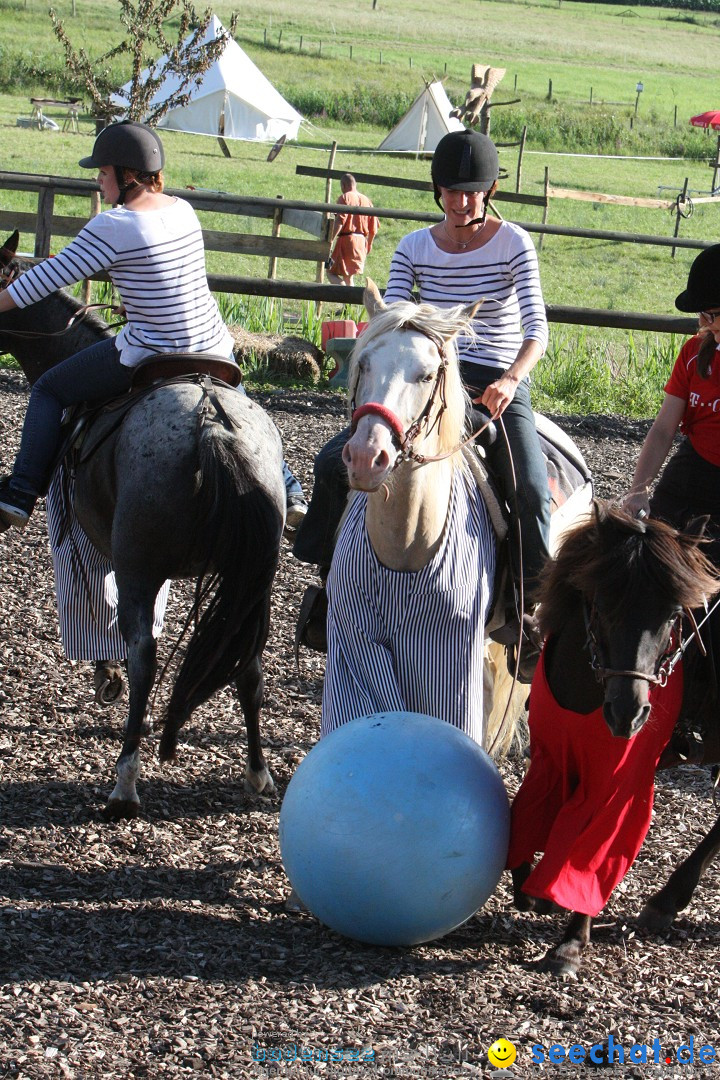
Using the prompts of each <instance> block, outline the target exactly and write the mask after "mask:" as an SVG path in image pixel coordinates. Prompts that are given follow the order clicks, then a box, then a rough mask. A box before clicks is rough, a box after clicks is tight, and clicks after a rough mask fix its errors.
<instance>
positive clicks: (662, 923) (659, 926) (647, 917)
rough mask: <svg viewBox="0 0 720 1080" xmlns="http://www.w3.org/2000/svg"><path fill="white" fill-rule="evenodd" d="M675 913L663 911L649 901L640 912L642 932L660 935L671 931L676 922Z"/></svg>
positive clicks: (639, 922)
mask: <svg viewBox="0 0 720 1080" xmlns="http://www.w3.org/2000/svg"><path fill="white" fill-rule="evenodd" d="M676 914H677V912H674V911H661V910H660V908H657V907H655V906H654V905H653V903H652V901H651V900H649V901H648V902H647V904H646V905H645V907H644V908H643V909H642V911H641V912H640V916H639V918H638V926H639V927H640V929H641V930H649V931H650V933H652V934H660V933H662V932H663V930H669V929H670V927H671V926H672V924H673V922H674V921H675V915H676Z"/></svg>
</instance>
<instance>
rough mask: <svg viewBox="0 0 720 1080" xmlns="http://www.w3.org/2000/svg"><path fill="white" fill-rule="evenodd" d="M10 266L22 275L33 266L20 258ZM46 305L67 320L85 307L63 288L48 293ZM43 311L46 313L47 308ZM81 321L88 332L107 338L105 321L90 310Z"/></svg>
mask: <svg viewBox="0 0 720 1080" xmlns="http://www.w3.org/2000/svg"><path fill="white" fill-rule="evenodd" d="M12 264H13V265H14V266H17V268H18V270H19V272H20V273H21V274H24V273H25V271H26V270H30V269H31V268H32V266H33V265H34V264H33V263H31V262H30V261H29V260H28V259H22V258H20V259H18V258H14V259H13V260H12ZM48 303H50V304H53V305H55V306H56V310H57V311H58V312H67V320H69V319H70V318H71V317H72V316H73V315H74V314H75V313H76V312H78V311H79V310H80V309H81V308H82V307H84V306H85V305H84V304H83V303H82V301H81V300H79V299H78V297H77V296H73V294H72V293H70V292H68V291H67V289H65V288H63V289H58V290H57V292H54V293H50V295H49V296H47V297H46V298H45V304H46V305H47V304H48ZM45 310H46V311H47V308H46V309H45ZM46 321H47V320H46ZM82 321H83V326H85V327H86V328H87V329H89V330H94V331H97V333H99V334H102V335H104V336H108V335H109V333H110V331H109V329H108V325H107V323H106V321H105V320H104V319H103V318H102V317H101V316H100V315H98V314H97V312H95V311H92V310H91V311H87V312H85V314H84V315H83V320H82Z"/></svg>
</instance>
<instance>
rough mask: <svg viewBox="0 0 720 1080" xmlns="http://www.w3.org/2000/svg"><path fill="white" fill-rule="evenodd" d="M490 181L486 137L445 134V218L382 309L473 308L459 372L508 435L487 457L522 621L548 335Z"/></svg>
mask: <svg viewBox="0 0 720 1080" xmlns="http://www.w3.org/2000/svg"><path fill="white" fill-rule="evenodd" d="M498 174H499V163H498V155H497V150H496V149H495V146H494V144H493V142H492V140H491V139H489V138H488V136H487V135H481V134H480V133H479V132H476V131H454V132H451V133H450V134H449V135H445V136H444V137H443V138H442V139H441V140H440V142H439V143H438V145H437V149H436V150H435V154H434V156H433V162H432V180H433V184H434V187H435V200H436V202H437V204H438V206H439V207H440V208H441V210H442V211H443V213H444V215H445V218H444V220H443V221H441V222H439V223H438V224H437V225H433V226H431V227H430V228H428V229H420V230H419V231H418V232H414V233H410V234H409V235H408V236H405V237H403V239H402V240H401V241H400V243H399V244H398V247H397V250H396V252H395V254H394V255H393V258H392V262H391V264H390V276H389V279H388V286H387V289H386V290H385V302H386V303H388V304H391V303H393V301H395V300H409V299H410V298H411V295H412V291H413V288H417V290H418V292H419V296H420V300H421V301H423V302H424V303H429V304H434V305H435V306H436V307H440V308H447V307H452V306H454V305H455V304H472V303H474V302H476V301H477V300H481V301H482V304H481V306H480V308H479V310H478V311H477V313H476V315H475V318H474V320H473V330H474V336H473V337H472V338H469V337H468V338H465V339H461V340H459V341H458V354H459V358H460V370H461V374H462V379H463V383H464V384H465V387H466V389H467V390H468V392H469V393H470V395H471V397H472V398H474V399H475V400H476V401H478V402H479V403H481V404H482V405H483V406H484V408H485V409H486V410H487V411H488V412H489V413H490V414H491V415H492V416H493V418H494V419H497V418H499V417H502V420H503V424H504V426H505V430H506V432H507V439H508V442H509V449H508V446H507V445H506V442H505V439H504V437H503V435H502V433H500V434H499V437H498V439H497V441H496V443H495V445H494V446H493V447H492V448H491V449H490V451H489V457H490V464H491V467H492V469H493V472H494V474H495V476H496V477H497V478H498V480H499V482H500V485H501V487H502V493H503V495H504V497H505V499H506V501H507V503H508V505H509V507H510V512H511V515H512V516H513V517H515V515H516V514H517V518H518V520H519V527H520V535H521V539H522V565H523V574H522V577H523V584H524V592H525V610H526V611H527V610H529V609H532V607H533V605H534V594H535V591H536V587H537V586H536V583H537V578H538V575H539V573H540V571H541V570H542V567H543V565H544V563H545V560H546V559H547V557H548V555H549V550H548V538H549V534H550V497H549V493H548V483H547V468H546V465H545V460H544V458H543V454H542V451H541V449H540V442H539V440H538V435H537V431H536V429H535V420H534V417H533V411H532V407H531V405H530V391H529V386H528V376H529V374H530V372H531V371H532V369H533V368H534V367H535V365H536V364H537V362H538V360H539V359H540V357H541V356H542V355H543V353H544V352H545V347H546V345H547V339H548V330H547V319H546V316H545V304H544V302H543V296H542V291H541V288H540V275H539V272H538V262H537V255H536V253H535V248H534V246H533V243H532V240H531V239H530V237H529V236H528V234H527V233H526V232H525V230H524V229H521V228H519V227H518V226H517V225H514V224H512V222H509V221H500V220H498V219H497V218H493V217H488V213H487V209H488V202H489V201H490V199H491V198H492V196H493V193H494V192H495V190H496V188H497V179H498ZM481 420H482V418H478V421H479V422H478V423H476V424H475V426H476V427H477V426H480V422H481ZM511 454H512V461H511V456H510V455H511ZM513 466H514V467H513ZM513 557H514V558H515V554H514V556H513ZM516 568H517V563H516Z"/></svg>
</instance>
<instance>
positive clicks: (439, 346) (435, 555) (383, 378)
mask: <svg viewBox="0 0 720 1080" xmlns="http://www.w3.org/2000/svg"><path fill="white" fill-rule="evenodd" d="M364 300H365V306H366V308H367V311H368V314H369V316H370V323H369V325H368V327H367V329H366V330H365V331H364V332H363V335H362V337H361V338H360V339H359V340H358V344H357V346H356V348H355V351H354V354H353V357H352V363H351V369H350V378H349V399H350V407H351V415H352V425H353V434H352V436H351V438H350V440H349V441H348V443H347V444H346V446H345V450H344V452H343V458H344V461H345V464H346V466H347V469H348V477H349V482H350V487H351V489H354V491H353V492H352V493H351V497H350V501H349V506H348V510H347V512H346V515H345V518H344V519H343V523H342V525H341V528H340V531H339V534H338V539H337V544H336V549H335V555H334V558H333V562H332V566H331V570H330V575H329V577H328V583H327V584H328V601H329V611H328V622H327V625H328V661H327V668H326V674H325V688H324V693H323V717H322V733H323V734H327V732H329V731H331V730H333V729H334V728H336V727H338V726H340V725H341V724H344V723H346V722H347V721H349V720H351V719H353V717H356V716H362V715H367V714H369V713H374V712H381V711H386V710H395V709H407V710H412V711H416V712H424V713H428V714H429V715H431V716H439V717H440V718H442V719H444V720H447V721H448V722H450V723H452V724H454V725H455V726H457V727H459V728H461V730H463V731H465V732H466V733H467V734H468V735H470V736H471V737H472V738H474V739H475V740H476V741H477V742H478V743H480V744H481V745H485V746H487V747H489V748H491V749H492V750H494V752H496V753H498V754H501V753H503V752H504V751H505V750H506V749H507V748H508V747H509V745H510V743H511V742H512V738H513V732H514V728H515V724H516V721H517V720H518V718H519V717H520V715H521V713H522V712H523V710H524V705H525V702H526V699H527V694H528V689H527V687H526V686H523V685H521V684H517V685H516V684H514V680H513V678H512V676H511V675H510V673H509V672H508V668H507V665H506V663H505V654H504V649H503V647H502V646H500V645H498V644H496V643H495V642H487V641H486V634H487V632H488V630H489V629H490V628H492V629H497V628H498V624H499V623H501V622H502V618H503V612H504V607H503V605H502V604H499V605H497V606H496V608H495V611H494V613H493V624H492V627H490V626H489V625H488V616H489V610H488V609H489V604H490V603H491V600H492V595H491V594H492V588H493V578H494V574H495V567H496V554H497V545H498V543H501V542H502V541H503V539H504V530H505V522H504V520H503V518H502V513H501V511H500V509H499V506H498V504H497V501H496V500H495V498H494V496H493V493H492V490H491V489H489V487H488V486H487V485H485V487H484V489H483V490H484V495H485V497H483V495H482V494H481V492H480V489H479V487H478V483H477V472H478V468H479V465H478V463H477V459H476V458H475V457H474V455H472V454H471V453H469V452H468V451H467V450H465V451H463V449H462V444H463V439H464V436H465V435H466V434H467V433H466V430H465V418H466V415H467V405H468V398H467V395H466V393H465V391H464V389H463V386H462V382H461V379H460V372H459V366H458V360H457V351H456V348H455V338H456V337H457V335H458V334H460V333H463V334H465V333H472V329H471V320H472V316H473V314H474V312H475V310H476V307H477V305H475V306H471V307H467V308H463V307H456V308H452V309H449V310H448V309H444V310H441V309H438V308H435V307H432V306H431V305H428V304H420V305H416V304H412V303H405V302H399V303H395V304H392V305H391V306H390V307H387V306H386V305H385V304H384V303H383V301H382V299H381V297H380V294H379V292H378V290H377V288H376V287H375V285H374V284H373V283H372V282H369V283H368V288H367V289H366V290H365V297H364ZM536 422H537V423H538V432H539V435H540V439H541V443H543V446H544V449H545V453H546V456H547V458H548V484H549V487H550V491H551V496H552V500H551V501H552V503H553V505H554V507H555V509H556V511H557V512H554V513H553V514H552V518H551V535H550V546H551V550H554V549H555V547H556V546H557V543H558V541H559V539H560V538H561V537H562V535H563V533H564V531H565V530H566V529H567V528H568V526H569V525H570V524H572V523H573V522H574V521H577V520H578V518H579V517H580V516H582V515H583V514H587V513H589V509H590V502H591V497H592V483H591V481H590V479H589V473H588V471H587V466H586V465H585V463H584V462H583V460H582V455H581V454H580V452H579V450H578V449H577V447H576V446H574V444H573V443H572V441H571V440H570V439H568V438H567V436H565V435H564V434H563V432H562V431H560V429H559V428H557V427H556V426H555V425H554V424H553V423H552V422H551V421H549V420H548V419H547V418H546V417H541V416H539V415H538V414H536ZM571 474H574V475H571ZM491 519H492V524H491ZM498 616H499V618H498ZM509 699H510V700H509Z"/></svg>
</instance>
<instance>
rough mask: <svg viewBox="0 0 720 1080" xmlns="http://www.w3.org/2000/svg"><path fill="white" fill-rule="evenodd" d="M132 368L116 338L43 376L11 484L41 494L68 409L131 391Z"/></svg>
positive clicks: (29, 410) (36, 387) (32, 400)
mask: <svg viewBox="0 0 720 1080" xmlns="http://www.w3.org/2000/svg"><path fill="white" fill-rule="evenodd" d="M131 380H132V369H131V368H128V367H123V365H122V364H121V363H120V354H119V353H118V351H117V349H116V348H115V341H114V339H113V338H108V339H106V340H105V341H100V342H98V343H97V344H96V345H90V346H89V348H87V349H82V351H81V352H79V353H75V355H74V356H69V357H68V359H67V360H63V362H62V363H61V364H57V365H56V366H55V367H53V368H50V370H49V371H46V372H45V374H44V375H41V376H40V378H39V379H38V381H37V382H36V383H35V385H34V386H33V388H32V391H31V393H30V401H29V402H28V407H27V412H26V414H25V422H24V424H23V430H22V437H21V439H20V449H19V451H18V455H17V457H16V459H15V467H14V469H13V475H12V485H13V487H16V488H18V489H19V490H21V491H29V492H31V493H32V494H33V495H40V494H42V493H43V492H44V491H45V490H46V489H47V485H48V483H49V481H50V471H51V469H52V466H53V464H54V461H55V455H56V454H57V451H58V449H59V444H60V423H61V421H62V415H63V412H64V411H65V409H67V408H68V407H69V406H70V405H77V404H78V403H79V402H81V401H88V402H90V403H97V404H99V403H100V402H101V401H107V400H108V399H109V398H111V397H117V396H118V395H120V394H123V393H125V392H126V391H127V390H128V389H129V388H130V382H131Z"/></svg>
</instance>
